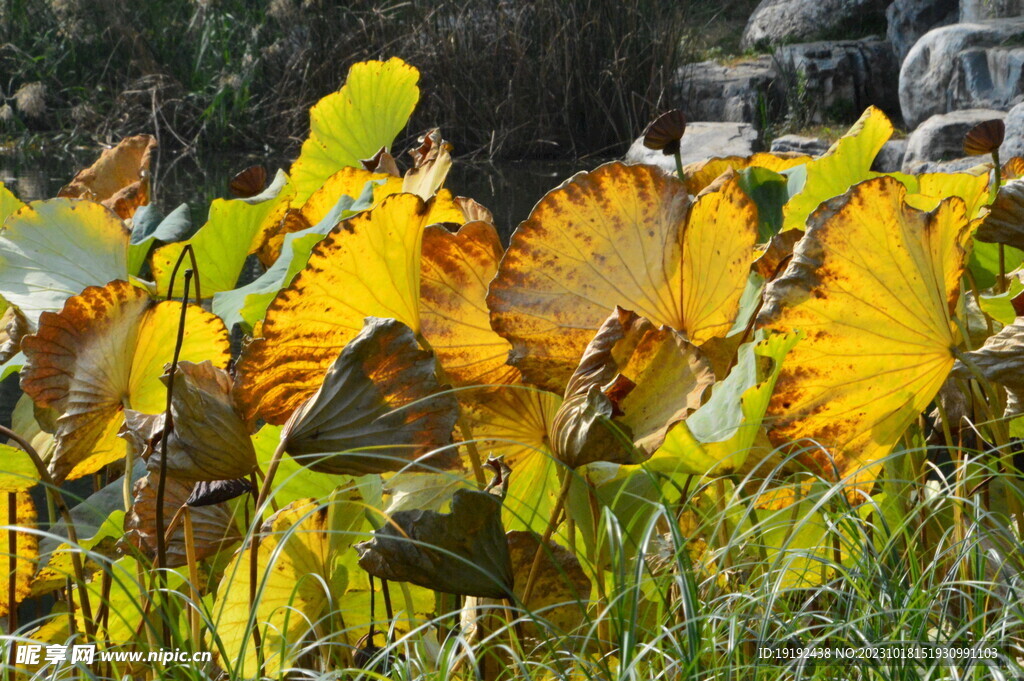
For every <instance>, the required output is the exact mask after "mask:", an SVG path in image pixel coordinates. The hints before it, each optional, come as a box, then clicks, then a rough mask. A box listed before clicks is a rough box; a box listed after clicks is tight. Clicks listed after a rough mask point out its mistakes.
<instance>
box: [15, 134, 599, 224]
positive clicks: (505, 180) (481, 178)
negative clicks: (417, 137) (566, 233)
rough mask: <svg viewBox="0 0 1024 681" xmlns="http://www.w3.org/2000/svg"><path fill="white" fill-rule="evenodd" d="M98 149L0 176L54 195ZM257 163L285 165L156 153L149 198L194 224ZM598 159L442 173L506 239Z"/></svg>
mask: <svg viewBox="0 0 1024 681" xmlns="http://www.w3.org/2000/svg"><path fill="white" fill-rule="evenodd" d="M96 156H98V151H96V150H87V149H78V150H74V151H71V152H67V153H63V154H60V155H32V156H17V155H10V156H4V155H0V182H3V183H4V184H6V185H7V186H8V187H9V188H10V189H11V190H13V191H14V193H15V194H16V195H17V196H18V198H20V199H22V200H23V201H31V200H35V199H42V198H47V197H51V196H56V194H57V192H58V191H59V190H60V188H61V187H62V186H63V185H64V184H66V183H67V182H68V181H70V180H71V178H72V177H74V175H75V173H76V172H78V170H79V169H81V168H83V167H86V166H88V165H89V164H90V163H92V161H93V160H94V159H95V158H96ZM257 163H259V164H263V165H264V166H266V167H267V169H268V171H271V172H270V173H269V174H273V173H272V170H273V169H275V168H279V167H280V168H288V166H289V165H290V159H288V158H287V157H285V156H284V155H282V154H273V153H271V154H266V155H262V156H260V155H256V154H238V153H235V154H209V155H201V156H197V155H187V156H172V155H170V154H167V153H163V154H162V157H158V158H157V162H156V164H155V168H154V173H153V178H154V181H153V202H154V203H156V204H157V205H158V206H159V207H160V208H162V209H163V210H164V212H167V211H169V210H171V209H173V208H174V207H176V206H177V205H179V204H180V203H187V204H188V205H189V207H190V209H191V211H192V215H193V219H194V221H195V223H196V224H202V223H203V222H204V221H205V218H206V211H207V209H208V207H209V205H210V202H211V201H212V200H213V199H215V198H218V197H225V196H227V195H228V192H227V185H228V181H229V180H230V179H231V177H232V176H233V175H234V174H235V173H236V172H238V171H239V170H241V169H243V168H246V167H248V166H250V165H254V164H257ZM599 163H600V161H596V160H583V161H515V162H509V161H504V162H498V163H490V162H488V163H478V162H473V163H470V162H460V161H459V159H458V158H456V160H455V164H454V166H453V167H452V170H451V172H450V173H449V175H448V181H447V182H446V186H447V187H448V188H449V189H451V190H452V192H453V193H454V194H455V195H457V196H468V197H469V198H472V199H476V200H477V201H479V202H480V203H481V204H483V205H484V206H486V207H487V208H489V209H490V210H491V211H492V212H493V213H494V219H495V223H496V226H497V227H498V231H499V232H500V233H501V235H502V238H503V239H504V240H505V241H506V243H507V240H508V236H509V235H510V234H511V233H512V231H513V230H514V229H515V227H516V225H518V224H519V223H520V222H521V221H522V220H524V219H526V217H527V216H528V215H529V214H530V210H531V209H532V208H533V206H534V204H536V203H537V201H538V200H539V199H540V198H541V197H542V196H543V195H544V194H545V193H546V192H547V191H548V190H550V189H553V188H554V187H556V186H558V185H559V184H560V183H561V182H562V181H563V180H564V179H566V178H568V177H569V176H571V175H572V174H573V173H575V172H577V171H579V170H585V169H589V168H593V167H596V166H597V165H599Z"/></svg>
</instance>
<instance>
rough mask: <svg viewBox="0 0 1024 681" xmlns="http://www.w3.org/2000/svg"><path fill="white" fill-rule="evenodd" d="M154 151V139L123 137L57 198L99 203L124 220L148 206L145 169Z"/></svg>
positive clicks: (76, 176) (147, 171)
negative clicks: (140, 208)
mask: <svg viewBox="0 0 1024 681" xmlns="http://www.w3.org/2000/svg"><path fill="white" fill-rule="evenodd" d="M156 147H157V142H156V138H154V137H151V136H150V135H136V136H134V137H125V138H124V139H123V140H121V141H120V142H118V143H117V146H115V147H113V148H110V149H104V150H103V153H102V154H100V157H99V158H98V159H97V160H96V162H95V163H93V164H92V165H91V166H89V167H88V168H86V169H85V170H82V171H80V172H79V173H78V174H77V175H75V179H73V180H71V182H70V183H69V184H67V185H65V186H64V187H62V188H61V190H60V192H58V193H57V196H60V197H64V198H69V199H88V200H89V201H95V202H96V203H102V204H103V205H104V206H106V207H107V208H109V209H111V210H112V211H114V212H115V213H117V215H118V216H119V217H120V218H121V219H123V220H127V219H128V218H130V217H132V215H134V214H135V211H136V210H137V209H138V208H139V206H143V205H145V204H147V203H149V165H150V161H151V157H152V155H153V152H154V151H155V150H156Z"/></svg>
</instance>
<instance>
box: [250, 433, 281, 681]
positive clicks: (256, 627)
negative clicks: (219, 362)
mask: <svg viewBox="0 0 1024 681" xmlns="http://www.w3.org/2000/svg"><path fill="white" fill-rule="evenodd" d="M284 445H285V441H284V440H282V441H281V442H280V443H279V444H278V445H277V449H276V450H274V456H273V458H272V459H271V460H270V466H268V467H267V477H265V478H264V479H263V487H261V488H260V491H259V494H257V493H256V473H250V475H249V481H250V484H251V485H252V498H253V513H252V537H251V538H250V539H249V613H250V616H251V617H252V643H253V645H254V646H255V647H256V657H257V659H258V661H259V668H260V671H261V672H262V670H263V644H262V641H261V639H260V624H259V621H258V620H257V618H256V605H257V603H256V579H257V576H258V575H259V560H260V542H259V537H258V534H259V530H260V525H261V524H262V521H263V514H262V513H261V511H260V509H261V508H262V507H263V499H264V498H265V497H266V496H267V495H268V494H269V493H270V486H271V485H272V484H273V482H274V474H275V473H276V472H277V465H278V464H279V463H280V461H281V454H282V453H284Z"/></svg>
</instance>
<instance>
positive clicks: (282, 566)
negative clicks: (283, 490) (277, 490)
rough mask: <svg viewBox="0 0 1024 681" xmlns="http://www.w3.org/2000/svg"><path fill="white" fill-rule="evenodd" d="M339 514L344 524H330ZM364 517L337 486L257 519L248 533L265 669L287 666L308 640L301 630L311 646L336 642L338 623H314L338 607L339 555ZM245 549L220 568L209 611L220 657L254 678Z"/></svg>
mask: <svg viewBox="0 0 1024 681" xmlns="http://www.w3.org/2000/svg"><path fill="white" fill-rule="evenodd" d="M339 516H340V517H343V518H345V519H346V520H347V522H346V523H345V524H344V525H338V524H337V522H336V519H337V518H338V517H339ZM364 522H365V518H364V517H363V514H362V513H361V510H360V500H359V498H358V495H353V494H350V493H345V494H343V495H339V497H338V498H337V499H332V500H331V502H329V503H327V504H321V503H318V502H317V501H315V500H314V499H301V500H298V501H295V502H293V503H291V504H289V505H287V506H285V507H284V508H282V509H281V510H280V511H278V512H277V513H275V514H274V515H272V516H271V517H270V519H269V520H267V521H266V522H265V523H264V524H263V527H262V529H261V530H260V533H259V536H258V537H257V538H256V541H258V542H259V552H258V565H257V570H256V575H257V579H258V582H257V598H258V604H257V606H256V613H255V614H256V624H257V627H258V629H259V633H260V639H261V642H262V646H263V656H264V658H265V665H266V666H265V668H264V670H263V672H264V673H265V674H266V675H269V676H271V677H273V676H277V675H278V672H279V671H280V670H282V669H286V668H288V667H290V666H291V665H292V664H293V663H294V662H295V660H296V657H297V656H298V655H299V654H300V653H301V651H302V649H303V648H304V646H305V645H307V644H308V642H309V641H308V640H307V637H310V636H315V637H316V638H317V639H319V645H331V644H332V643H334V644H335V645H336V644H337V641H336V637H337V636H338V633H337V632H338V629H336V628H327V629H322V628H321V627H319V626H317V623H318V622H319V621H320V618H321V617H322V616H323V615H324V614H325V613H331V612H333V611H335V610H337V609H338V601H339V599H341V598H342V596H343V594H344V593H345V590H346V587H347V584H348V582H349V580H350V577H349V575H348V574H347V570H346V569H345V568H344V566H343V565H341V564H340V559H339V558H340V555H341V554H342V552H343V551H344V550H345V549H347V548H348V547H349V546H350V545H351V544H352V542H354V541H356V540H357V539H358V538H359V537H360V536H363V535H360V534H359V533H360V531H361V529H362V527H363V524H364ZM250 556H251V553H250V547H248V546H245V547H243V548H241V549H239V551H238V553H236V554H235V557H234V559H233V560H232V561H231V563H230V564H229V565H228V566H227V568H225V570H224V576H223V577H222V578H221V581H220V585H219V586H218V587H217V601H216V606H215V611H214V613H213V619H214V624H215V631H216V636H217V637H218V641H219V645H222V646H223V647H224V650H225V651H226V653H227V655H226V658H225V659H224V660H222V664H223V666H224V667H226V668H227V669H233V670H235V672H236V673H237V674H238V676H239V677H241V678H255V677H256V676H257V672H258V671H259V661H258V658H257V655H256V650H255V648H254V647H253V642H252V626H251V624H250V622H249V616H250V612H251V607H250V606H251V604H250V602H249V588H250V581H249V560H250ZM338 624H339V625H340V623H338ZM318 631H319V632H320V633H319V634H318V633H316V632H318ZM321 636H323V637H324V638H321Z"/></svg>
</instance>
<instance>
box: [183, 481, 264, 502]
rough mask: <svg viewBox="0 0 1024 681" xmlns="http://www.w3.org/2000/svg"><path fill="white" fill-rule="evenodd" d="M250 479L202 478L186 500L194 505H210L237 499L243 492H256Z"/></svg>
mask: <svg viewBox="0 0 1024 681" xmlns="http://www.w3.org/2000/svg"><path fill="white" fill-rule="evenodd" d="M255 491H257V490H255V488H254V487H253V486H252V482H250V481H249V480H243V479H237V480H209V481H206V480H200V481H199V482H197V483H196V484H195V486H194V487H193V488H192V494H190V495H189V497H188V499H187V500H186V501H185V503H186V504H188V505H189V506H193V507H201V506H210V505H212V504H220V503H223V502H225V501H231V500H232V499H237V498H238V497H240V496H242V495H243V494H252V493H253V492H255Z"/></svg>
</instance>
